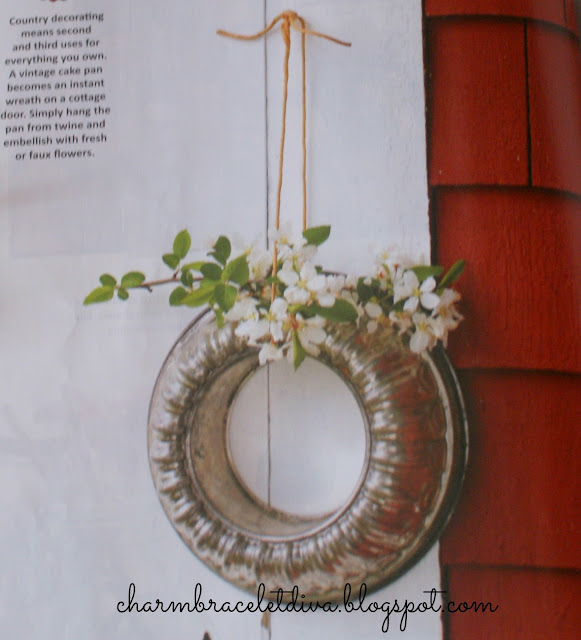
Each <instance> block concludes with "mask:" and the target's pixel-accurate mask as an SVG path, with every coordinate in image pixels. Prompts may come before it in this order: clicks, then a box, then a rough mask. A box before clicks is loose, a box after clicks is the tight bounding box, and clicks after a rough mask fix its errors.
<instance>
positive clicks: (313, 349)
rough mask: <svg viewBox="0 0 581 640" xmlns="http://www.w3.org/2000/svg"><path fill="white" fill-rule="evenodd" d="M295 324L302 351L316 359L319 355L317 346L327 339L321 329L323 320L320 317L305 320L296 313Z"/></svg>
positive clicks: (323, 323) (323, 324)
mask: <svg viewBox="0 0 581 640" xmlns="http://www.w3.org/2000/svg"><path fill="white" fill-rule="evenodd" d="M295 321H296V323H297V325H298V326H297V334H298V337H299V340H300V342H301V344H302V345H303V349H304V350H305V351H306V352H307V353H308V354H310V355H312V356H314V357H316V356H318V355H319V352H320V349H319V346H318V345H320V344H321V343H322V342H324V340H325V339H326V337H327V334H326V333H325V330H324V329H323V327H324V326H325V319H324V318H321V316H314V317H313V318H307V319H306V320H305V319H304V318H303V317H302V316H301V314H300V313H297V315H296V316H295Z"/></svg>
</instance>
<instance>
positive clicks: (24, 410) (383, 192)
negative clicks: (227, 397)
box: [0, 0, 441, 640]
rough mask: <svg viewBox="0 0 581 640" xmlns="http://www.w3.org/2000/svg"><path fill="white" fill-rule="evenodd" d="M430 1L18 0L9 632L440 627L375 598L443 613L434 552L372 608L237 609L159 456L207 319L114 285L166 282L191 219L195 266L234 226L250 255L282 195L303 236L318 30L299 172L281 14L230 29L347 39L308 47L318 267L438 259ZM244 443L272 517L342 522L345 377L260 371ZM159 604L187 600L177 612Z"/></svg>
mask: <svg viewBox="0 0 581 640" xmlns="http://www.w3.org/2000/svg"><path fill="white" fill-rule="evenodd" d="M421 5H422V3H421V2H420V1H419V0H414V1H413V2H412V1H410V0H393V1H390V2H389V3H385V2H377V1H375V0H363V1H360V2H357V3H354V2H344V1H341V2H306V1H305V2H294V3H292V7H288V6H286V5H285V4H284V3H282V2H279V0H266V1H263V0H257V1H254V0H253V1H252V2H245V3H240V2H236V1H235V0H223V1H222V2H215V3H208V2H200V1H194V2H192V1H186V0H174V1H173V2H164V3H159V2H137V1H136V0H125V1H124V2H113V0H5V1H4V2H3V3H2V6H1V7H0V60H1V66H0V88H1V89H0V96H1V99H0V133H1V136H0V138H1V140H2V145H1V148H0V203H1V209H0V274H1V278H2V283H3V296H2V303H0V319H1V322H2V327H3V331H2V332H1V333H0V353H1V354H2V357H1V360H0V375H1V379H2V385H1V390H0V396H1V399H0V407H1V409H0V442H1V443H2V446H1V447H0V477H1V478H2V482H1V483H0V509H1V511H2V521H3V526H2V528H1V532H0V540H1V544H0V549H1V552H0V553H1V561H2V567H3V570H2V578H1V581H0V585H1V587H0V602H1V603H2V604H1V605H0V611H1V615H0V630H1V632H2V635H3V637H7V638H8V637H10V638H12V637H22V638H30V639H31V640H32V639H35V638H38V639H40V638H42V639H43V640H48V639H51V638H54V639H55V640H56V639H57V638H58V639H59V640H61V639H63V638H77V637H82V638H87V639H92V638H94V639H97V638H103V637H108V638H111V639H115V638H119V639H121V638H124V639H125V638H134V637H135V638H136V637H140V638H159V637H162V636H163V637H170V636H171V637H172V638H176V639H177V638H186V637H187V638H200V639H201V638H202V637H206V636H204V634H205V633H207V634H208V636H207V637H209V638H211V640H221V639H226V638H232V637H234V636H235V637H237V638H245V639H248V640H250V639H251V638H273V639H276V640H284V639H287V638H288V639H289V640H290V639H291V638H293V639H294V638H297V637H299V636H301V637H304V638H321V637H329V638H345V639H347V638H358V639H359V640H366V639H371V638H379V637H383V636H384V633H385V631H386V627H385V625H386V620H387V621H388V622H389V623H390V625H391V626H390V633H392V634H393V635H395V634H396V633H398V634H399V633H402V631H403V632H404V633H405V634H407V635H405V637H409V638H414V639H418V640H419V639H421V640H428V639H429V640H432V639H434V640H435V639H437V638H439V637H441V621H440V616H439V614H438V613H437V612H436V611H435V609H436V607H434V610H433V611H427V612H425V611H424V612H423V613H415V615H414V614H413V613H409V615H405V613H404V614H402V612H401V611H400V612H398V613H393V614H392V617H391V620H389V616H386V613H385V608H384V610H383V612H382V609H381V607H382V605H385V603H392V604H393V603H394V602H395V601H396V600H397V601H399V602H400V603H403V602H405V601H406V600H408V601H411V602H422V601H425V602H428V604H429V602H430V598H436V600H432V604H434V602H436V603H439V595H437V591H438V590H439V589H440V570H439V563H438V546H437V543H436V544H432V543H433V542H434V541H433V540H431V541H430V545H429V549H428V548H426V549H424V552H425V554H420V555H422V557H421V558H420V557H418V558H417V559H416V561H415V562H414V563H412V564H413V566H410V567H406V570H405V571H402V572H401V574H402V575H401V576H398V579H397V580H395V581H391V584H388V585H387V586H385V587H383V588H380V589H379V590H376V591H374V592H373V593H370V594H368V595H367V596H364V597H366V598H367V603H370V602H371V603H376V604H375V608H374V607H373V606H369V605H368V604H367V605H366V606H359V608H358V610H357V607H355V608H354V607H353V606H351V610H349V607H345V605H344V603H340V607H341V609H340V610H338V611H335V612H330V611H325V610H318V611H316V612H310V613H307V612H301V611H300V610H298V609H299V608H300V607H298V606H297V610H295V611H294V612H291V611H290V610H289V611H280V610H279V611H276V610H274V611H273V610H271V612H270V614H268V613H267V614H265V610H266V607H265V606H264V607H263V608H262V609H260V607H255V608H254V609H252V608H248V609H246V612H245V613H237V612H230V613H229V612H228V611H227V607H222V605H223V604H224V603H236V602H242V603H256V601H257V594H256V593H252V592H249V591H248V590H246V591H244V590H242V589H240V588H238V587H237V586H235V585H233V584H231V583H230V582H229V581H228V580H225V579H224V578H223V577H221V576H220V575H218V574H217V573H216V572H214V571H213V570H212V569H211V568H208V567H207V566H206V564H205V563H204V562H203V561H202V560H201V559H199V558H198V557H196V555H195V554H194V553H192V551H191V550H190V549H189V548H188V546H187V544H184V542H183V541H182V540H180V535H181V534H180V535H178V533H179V525H176V523H174V522H172V521H171V518H168V516H167V515H166V513H164V509H163V508H162V505H161V504H160V497H159V496H158V493H159V487H156V486H155V482H152V471H151V470H150V460H149V455H148V412H149V406H150V399H151V397H152V391H153V389H154V385H155V383H156V379H157V376H158V373H159V372H160V369H161V368H162V365H163V364H164V361H165V359H166V356H167V354H168V352H169V351H170V349H172V347H173V345H174V343H175V342H176V340H177V339H178V338H179V336H180V335H181V334H182V332H183V331H184V329H186V327H187V326H188V325H190V323H192V321H194V319H195V318H196V315H197V314H198V313H199V312H200V311H203V308H192V307H188V306H175V307H170V305H169V304H168V296H169V294H170V292H171V290H172V289H171V288H169V289H162V290H158V289H157V288H154V289H155V290H153V291H147V290H146V288H143V287H141V288H140V286H141V283H142V282H143V280H140V281H139V283H138V284H137V285H135V287H134V288H132V287H133V285H130V286H129V289H128V291H125V293H127V295H128V297H129V300H127V301H125V300H123V299H119V298H120V297H121V298H122V297H123V295H119V296H118V295H117V293H118V291H119V284H118V283H119V282H121V278H122V276H123V275H124V274H128V273H139V274H144V276H145V277H146V280H147V282H156V281H158V280H163V279H166V280H171V279H172V278H173V277H174V275H173V274H174V269H175V265H174V266H173V267H172V265H171V259H170V260H169V262H170V264H169V266H168V261H167V259H166V261H165V263H164V261H162V255H166V256H167V255H168V254H170V255H171V254H172V253H173V254H175V252H176V248H175V247H176V245H175V244H172V243H174V239H175V238H176V236H177V235H178V234H179V233H180V232H182V231H183V230H184V229H187V230H188V232H189V238H190V239H191V249H190V254H189V256H190V257H188V260H190V259H191V260H192V261H197V260H203V259H204V256H205V255H206V252H207V251H208V250H209V248H211V247H215V246H216V241H217V239H218V238H219V237H220V236H222V235H226V236H228V237H229V238H231V239H232V246H234V244H236V245H237V246H238V248H239V250H240V251H245V250H246V249H247V248H248V247H249V246H250V244H251V243H253V244H254V246H256V247H259V248H260V249H264V250H266V248H267V245H268V243H269V240H268V229H271V230H272V229H273V228H274V227H275V226H276V211H277V192H278V189H279V187H280V188H281V206H280V219H281V221H282V222H283V223H284V224H287V223H290V224H291V225H292V228H293V232H294V233H297V234H298V235H299V236H300V232H301V224H302V223H301V210H302V206H303V182H302V172H303V168H302V167H303V165H302V162H303V151H302V146H303V138H302V113H303V106H302V88H301V64H302V63H301V33H300V30H298V29H296V28H294V27H296V25H297V24H300V22H295V21H294V19H293V25H294V27H293V29H292V33H291V42H292V44H291V47H290V57H289V73H288V99H287V103H286V120H285V127H286V132H285V136H286V138H285V150H284V167H283V169H282V171H281V168H280V166H279V157H280V151H281V123H282V110H283V90H284V84H285V83H284V57H285V41H284V38H283V37H281V31H280V24H277V25H276V28H273V29H272V31H271V32H269V33H268V34H266V35H265V36H263V37H260V38H258V39H256V40H254V41H244V40H240V39H234V38H227V37H220V36H219V35H217V33H216V31H217V30H219V29H224V30H227V31H229V32H234V33H236V34H242V35H249V34H255V33H257V32H259V31H261V30H262V29H264V28H265V26H267V25H268V24H269V23H270V22H271V20H273V19H274V18H275V17H276V16H278V15H279V14H281V13H282V12H284V11H286V10H289V9H291V10H292V11H296V12H297V14H299V15H300V16H302V17H303V18H304V19H305V21H306V25H307V28H308V30H310V31H312V32H317V33H318V34H320V33H323V34H326V35H330V36H332V37H334V38H337V39H340V40H342V41H348V42H349V43H350V44H351V46H350V47H346V46H341V45H340V44H338V43H336V42H333V41H330V40H328V39H325V38H322V37H320V36H319V35H316V34H314V35H313V34H311V33H307V34H306V82H305V89H306V94H305V112H306V116H307V124H306V136H305V143H306V152H307V153H306V157H307V165H306V166H307V168H306V189H307V191H306V193H307V195H306V202H307V218H308V224H307V226H308V227H324V226H326V225H330V227H331V232H330V236H329V240H328V241H326V242H325V244H324V246H321V247H320V250H319V254H318V259H319V260H320V261H321V264H324V268H325V270H326V271H327V272H333V273H335V272H341V273H345V274H367V273H372V272H373V269H374V255H375V254H376V253H379V252H381V251H382V250H384V249H386V248H390V247H393V246H394V245H398V246H399V247H401V250H402V251H403V252H404V253H406V255H409V256H410V258H411V259H412V260H413V261H415V262H416V263H417V264H422V263H426V264H429V260H430V229H429V222H428V199H427V178H426V138H425V135H426V133H425V131H426V122H425V100H424V76H423V74H424V71H423V57H422V56H423V51H422V46H423V45H422V6H421ZM283 23H284V20H283ZM281 176H282V177H283V178H284V179H283V181H282V187H281V185H280V178H281ZM182 238H183V236H182ZM270 249H272V234H271V240H270ZM233 251H234V249H233ZM232 255H234V253H233V254H232ZM103 274H109V276H111V275H112V277H113V278H114V279H115V282H116V285H115V286H116V289H115V293H116V299H114V300H111V301H108V302H106V303H103V304H95V305H83V301H84V300H85V298H86V296H87V295H88V294H89V293H90V292H91V291H92V290H94V289H95V288H96V287H97V288H99V287H102V286H105V288H106V286H107V279H105V281H103V280H101V281H99V278H100V277H102V276H103ZM130 279H131V278H129V280H130ZM129 280H126V282H129ZM121 294H123V291H122V292H121ZM229 429H230V432H229V433H230V436H229V437H230V443H229V454H228V455H229V456H230V457H231V458H232V464H233V465H234V467H235V473H236V474H237V476H239V477H240V479H241V482H242V484H243V486H244V487H245V488H246V489H247V490H248V491H249V493H250V495H254V496H255V497H256V499H257V504H264V505H266V506H265V509H266V510H268V509H271V508H272V509H278V510H280V511H281V512H283V513H288V514H291V515H293V514H294V515H296V516H297V517H301V518H307V519H308V518H315V517H318V514H321V513H330V512H337V513H338V512H339V511H340V510H341V509H342V505H345V504H350V502H349V501H352V500H353V495H354V491H356V490H357V489H358V487H359V486H360V484H358V483H361V474H362V469H364V468H365V464H368V463H369V461H368V460H367V459H366V455H367V454H366V447H367V444H366V442H367V441H366V435H365V433H366V431H365V429H366V427H365V424H364V418H363V416H362V413H361V409H360V406H359V405H358V400H357V398H356V397H355V396H354V395H353V393H352V388H351V387H349V386H348V385H346V383H345V382H344V380H343V379H342V378H341V377H340V376H338V375H337V374H336V373H334V372H333V371H330V370H328V367H326V366H324V365H323V364H320V363H319V362H317V361H316V359H315V358H307V359H306V361H305V362H304V363H303V364H302V365H301V367H300V368H299V369H298V370H297V371H296V372H295V371H293V367H292V366H289V365H288V363H287V362H286V360H284V361H283V360H281V361H280V362H273V363H271V364H270V365H269V366H268V367H262V368H260V369H259V370H258V371H257V372H256V373H255V375H254V376H253V377H252V378H251V379H250V381H249V383H248V384H247V385H246V386H245V387H244V389H243V392H241V393H240V395H239V397H237V400H236V402H235V404H234V408H233V410H232V413H231V416H230V427H229ZM366 460H367V461H366ZM192 464H193V463H192ZM210 476H211V474H210ZM337 510H339V511H337ZM176 526H177V530H178V531H177V532H176ZM182 537H183V536H182ZM389 581H390V580H387V582H389ZM307 586H308V585H307ZM297 589H298V591H299V593H300V594H304V593H305V590H304V589H303V590H301V584H300V582H299V583H297ZM358 589H359V585H358V586H357V590H358ZM354 591H355V586H354ZM434 594H436V595H434ZM307 595H309V596H312V595H313V594H312V593H311V594H307ZM270 597H273V596H272V595H271V596H270ZM212 601H213V602H214V605H212V604H211V602H212ZM355 601H356V599H355ZM156 602H158V603H165V604H166V605H168V604H169V603H180V602H181V603H190V604H191V605H192V606H193V608H194V610H193V611H190V612H187V611H182V612H180V611H175V610H173V611H172V610H169V611H166V612H165V613H164V612H163V604H162V605H159V604H158V605H157V607H156ZM196 602H197V603H202V606H201V608H200V606H198V607H197V608H196V604H195V603H196ZM264 602H266V600H265V601H264ZM146 603H149V606H146ZM208 603H210V604H208ZM299 603H300V595H299ZM359 604H361V603H359ZM132 605H133V606H132ZM245 606H246V605H245ZM353 609H355V610H353ZM382 627H383V628H382ZM400 629H401V630H402V631H400Z"/></svg>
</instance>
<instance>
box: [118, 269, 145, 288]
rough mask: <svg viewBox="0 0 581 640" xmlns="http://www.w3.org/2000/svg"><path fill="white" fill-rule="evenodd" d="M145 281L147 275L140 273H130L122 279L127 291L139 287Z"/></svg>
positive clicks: (122, 284)
mask: <svg viewBox="0 0 581 640" xmlns="http://www.w3.org/2000/svg"><path fill="white" fill-rule="evenodd" d="M144 280H145V275H144V274H143V273H141V272H140V271H130V272H129V273H126V274H125V275H124V276H123V277H122V278H121V286H122V287H125V288H127V289H131V288H133V287H138V286H139V285H140V284H141V283H142V282H143V281H144Z"/></svg>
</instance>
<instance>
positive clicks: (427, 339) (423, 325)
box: [410, 313, 437, 353]
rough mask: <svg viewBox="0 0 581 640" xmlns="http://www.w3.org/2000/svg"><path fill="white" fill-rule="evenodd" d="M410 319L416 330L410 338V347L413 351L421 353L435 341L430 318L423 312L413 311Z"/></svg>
mask: <svg viewBox="0 0 581 640" xmlns="http://www.w3.org/2000/svg"><path fill="white" fill-rule="evenodd" d="M412 321H413V323H414V325H415V328H416V330H415V331H414V333H413V335H412V337H411V338H410V349H411V350H412V351H413V352H414V353H422V351H425V350H426V349H431V348H432V347H433V346H434V345H435V344H436V342H437V337H436V335H435V333H434V324H433V321H432V319H431V318H429V317H428V316H426V314H425V313H414V314H413V316H412Z"/></svg>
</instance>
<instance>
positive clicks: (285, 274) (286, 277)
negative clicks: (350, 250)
mask: <svg viewBox="0 0 581 640" xmlns="http://www.w3.org/2000/svg"><path fill="white" fill-rule="evenodd" d="M276 275H277V276H278V279H279V280H280V281H281V282H284V284H286V285H287V287H292V286H293V285H295V284H296V283H297V282H298V280H299V274H298V273H297V272H296V271H295V269H294V267H293V262H292V260H285V262H284V263H283V265H282V269H281V270H280V271H279V272H278V273H277V274H276Z"/></svg>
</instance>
